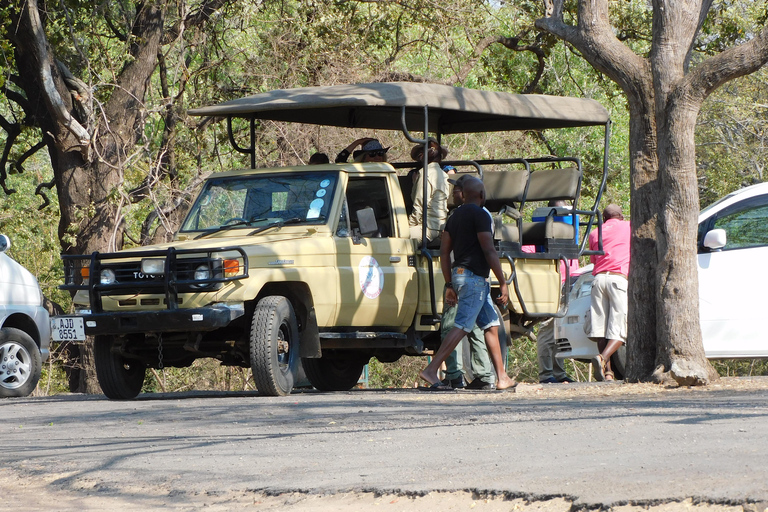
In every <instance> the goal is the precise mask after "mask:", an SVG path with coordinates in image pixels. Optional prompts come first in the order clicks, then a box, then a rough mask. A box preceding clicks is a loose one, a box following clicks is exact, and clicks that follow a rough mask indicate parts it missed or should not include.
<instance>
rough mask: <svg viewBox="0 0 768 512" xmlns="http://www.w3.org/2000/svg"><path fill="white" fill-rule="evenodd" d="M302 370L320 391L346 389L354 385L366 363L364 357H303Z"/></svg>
mask: <svg viewBox="0 0 768 512" xmlns="http://www.w3.org/2000/svg"><path fill="white" fill-rule="evenodd" d="M301 362H302V364H303V365H304V371H305V372H306V374H307V378H308V379H309V382H311V383H312V385H313V386H314V387H315V388H316V389H319V390H320V391H348V390H350V389H352V388H353V387H355V385H356V384H357V382H358V381H359V380H360V375H361V374H362V373H363V368H364V367H365V365H366V364H367V363H368V360H366V359H360V358H351V357H349V358H344V357H320V358H314V359H310V358H303V359H302V360H301Z"/></svg>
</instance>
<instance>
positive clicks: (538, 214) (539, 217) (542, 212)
mask: <svg viewBox="0 0 768 512" xmlns="http://www.w3.org/2000/svg"><path fill="white" fill-rule="evenodd" d="M552 210H555V215H554V219H553V220H554V221H555V222H565V223H566V224H573V222H574V217H575V220H576V229H575V230H574V231H573V242H574V243H576V244H578V243H579V228H578V226H579V216H578V215H575V216H574V215H570V212H571V209H570V208H568V207H563V206H557V207H555V206H544V207H541V208H536V209H535V210H533V215H532V216H531V220H532V221H533V222H544V221H545V220H547V215H549V212H551V211H552ZM536 252H544V247H540V246H536Z"/></svg>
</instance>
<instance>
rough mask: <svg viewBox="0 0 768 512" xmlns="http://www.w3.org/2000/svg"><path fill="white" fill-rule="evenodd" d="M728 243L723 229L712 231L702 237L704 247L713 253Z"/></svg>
mask: <svg viewBox="0 0 768 512" xmlns="http://www.w3.org/2000/svg"><path fill="white" fill-rule="evenodd" d="M727 242H728V236H727V235H726V234H725V230H724V229H713V230H712V231H708V232H707V234H706V235H704V247H706V248H708V249H711V250H713V251H719V250H720V249H722V248H723V247H725V244H726V243H727Z"/></svg>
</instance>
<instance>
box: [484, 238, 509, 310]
mask: <svg viewBox="0 0 768 512" xmlns="http://www.w3.org/2000/svg"><path fill="white" fill-rule="evenodd" d="M477 240H478V242H480V247H481V248H482V249H483V255H485V261H487V262H488V265H489V266H490V267H491V270H492V271H493V275H495V276H496V280H497V281H498V282H499V292H501V295H499V298H498V302H499V304H501V305H502V306H506V305H507V301H508V300H509V290H508V289H507V281H506V279H504V271H503V270H501V261H499V255H498V254H496V249H495V248H494V247H493V237H492V236H491V232H490V231H480V232H479V233H478V234H477Z"/></svg>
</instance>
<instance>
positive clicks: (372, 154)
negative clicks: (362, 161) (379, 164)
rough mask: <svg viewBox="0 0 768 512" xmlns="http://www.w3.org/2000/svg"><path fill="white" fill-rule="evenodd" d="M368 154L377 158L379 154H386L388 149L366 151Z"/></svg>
mask: <svg viewBox="0 0 768 512" xmlns="http://www.w3.org/2000/svg"><path fill="white" fill-rule="evenodd" d="M365 154H366V155H368V156H369V157H371V158H375V157H377V156H384V155H386V154H387V150H386V149H374V150H373V151H366V152H365Z"/></svg>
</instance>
